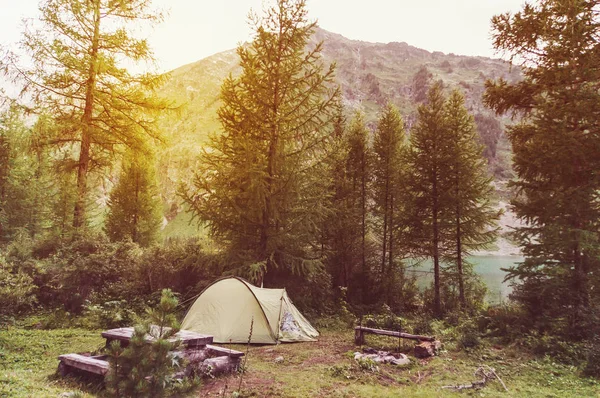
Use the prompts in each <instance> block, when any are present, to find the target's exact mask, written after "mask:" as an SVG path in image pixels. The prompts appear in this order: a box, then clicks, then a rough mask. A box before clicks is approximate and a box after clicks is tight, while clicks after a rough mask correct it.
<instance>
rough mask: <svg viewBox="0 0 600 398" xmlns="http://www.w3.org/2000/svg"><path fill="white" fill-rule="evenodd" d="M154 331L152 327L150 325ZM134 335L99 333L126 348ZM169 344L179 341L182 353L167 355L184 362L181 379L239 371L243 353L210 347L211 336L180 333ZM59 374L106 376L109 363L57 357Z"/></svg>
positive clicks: (123, 330) (99, 358) (77, 356)
mask: <svg viewBox="0 0 600 398" xmlns="http://www.w3.org/2000/svg"><path fill="white" fill-rule="evenodd" d="M153 328H155V326H153ZM133 333H134V328H132V327H129V328H117V329H111V330H106V331H104V332H102V337H104V338H105V339H106V345H107V346H108V345H109V344H110V342H111V341H119V342H121V346H123V347H126V346H127V345H128V344H129V342H130V341H131V338H132V336H133ZM151 333H152V334H154V335H158V330H156V329H153V330H151ZM154 340H155V338H154V337H152V335H147V336H146V342H148V343H151V342H152V341H154ZM169 340H170V341H176V340H179V341H181V345H182V347H181V350H180V351H172V352H170V355H173V356H180V357H182V358H183V359H185V360H186V363H187V367H186V369H185V370H183V371H182V372H180V374H181V375H183V376H194V375H210V376H216V375H218V374H221V373H228V372H234V371H236V370H237V369H238V368H239V365H240V362H241V358H242V357H243V356H244V353H243V352H241V351H236V350H232V349H229V348H223V347H218V346H215V345H211V344H210V343H212V342H213V336H208V335H204V334H200V333H196V332H192V331H189V330H180V331H179V332H177V333H176V334H175V335H174V336H173V337H172V338H171V339H169ZM58 359H59V361H60V362H59V364H58V371H59V373H60V374H61V375H62V376H65V375H66V374H68V373H70V372H71V371H73V370H78V371H82V372H86V373H91V374H95V375H99V376H102V377H104V376H106V374H107V373H108V370H109V363H108V361H107V360H106V359H107V356H106V355H98V356H93V357H92V356H85V355H81V354H65V355H61V356H59V357H58Z"/></svg>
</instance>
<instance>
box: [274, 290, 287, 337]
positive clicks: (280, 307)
mask: <svg viewBox="0 0 600 398" xmlns="http://www.w3.org/2000/svg"><path fill="white" fill-rule="evenodd" d="M283 292H284V293H285V288H284V289H283ZM282 308H283V293H281V298H280V299H279V318H278V319H277V338H276V339H275V342H276V343H277V344H279V329H281V309H282Z"/></svg>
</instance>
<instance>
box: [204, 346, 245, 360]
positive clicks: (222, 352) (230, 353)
mask: <svg viewBox="0 0 600 398" xmlns="http://www.w3.org/2000/svg"><path fill="white" fill-rule="evenodd" d="M206 349H207V350H208V352H209V353H211V354H212V355H214V356H226V357H231V358H241V357H243V356H244V353H243V352H241V351H236V350H231V349H229V348H223V347H217V346H216V345H210V344H207V345H206Z"/></svg>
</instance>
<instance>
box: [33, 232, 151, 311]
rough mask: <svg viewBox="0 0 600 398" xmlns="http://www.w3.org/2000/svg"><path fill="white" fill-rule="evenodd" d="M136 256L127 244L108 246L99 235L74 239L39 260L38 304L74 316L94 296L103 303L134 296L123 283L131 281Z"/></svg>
mask: <svg viewBox="0 0 600 398" xmlns="http://www.w3.org/2000/svg"><path fill="white" fill-rule="evenodd" d="M139 254H140V249H139V247H138V246H137V245H136V244H134V243H131V242H118V243H110V242H109V241H108V240H107V239H106V237H105V236H103V235H100V234H95V235H79V236H75V237H73V238H72V239H70V240H68V241H66V242H64V244H63V245H62V246H60V247H59V248H57V250H56V251H55V252H54V253H53V254H51V255H50V256H49V257H48V258H47V259H44V260H43V262H44V266H43V270H42V272H40V273H39V274H38V278H37V281H36V283H41V284H43V285H44V286H45V291H44V294H43V295H42V296H41V297H40V301H42V303H44V304H47V305H62V306H63V307H64V308H65V310H67V311H69V312H72V313H75V314H78V313H81V311H82V310H83V309H84V305H85V303H86V301H87V300H88V299H89V298H90V297H92V296H94V295H95V296H98V297H102V299H103V301H110V300H112V299H122V298H123V299H126V298H128V297H130V296H132V297H135V296H136V295H137V291H136V290H135V289H132V286H131V283H124V282H127V281H133V280H134V274H133V271H134V270H135V265H136V263H137V262H138V258H139Z"/></svg>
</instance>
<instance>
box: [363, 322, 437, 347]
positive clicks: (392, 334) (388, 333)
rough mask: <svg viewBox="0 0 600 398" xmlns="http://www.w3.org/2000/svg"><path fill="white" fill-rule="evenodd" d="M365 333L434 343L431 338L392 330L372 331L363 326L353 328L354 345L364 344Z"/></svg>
mask: <svg viewBox="0 0 600 398" xmlns="http://www.w3.org/2000/svg"><path fill="white" fill-rule="evenodd" d="M365 333H371V334H377V335H381V336H390V337H398V338H403V339H411V340H419V341H434V340H435V338H434V337H431V336H421V335H418V334H409V333H402V332H394V331H392V330H384V329H373V328H368V327H365V326H356V327H355V328H354V343H355V344H356V345H363V344H365Z"/></svg>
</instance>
